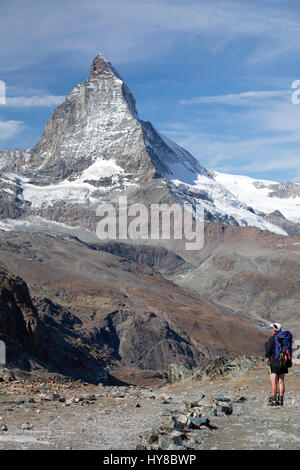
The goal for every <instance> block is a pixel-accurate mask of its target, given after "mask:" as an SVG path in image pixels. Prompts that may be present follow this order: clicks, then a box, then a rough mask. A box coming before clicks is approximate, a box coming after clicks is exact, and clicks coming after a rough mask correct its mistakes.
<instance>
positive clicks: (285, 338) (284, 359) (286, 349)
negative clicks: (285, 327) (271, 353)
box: [275, 331, 293, 367]
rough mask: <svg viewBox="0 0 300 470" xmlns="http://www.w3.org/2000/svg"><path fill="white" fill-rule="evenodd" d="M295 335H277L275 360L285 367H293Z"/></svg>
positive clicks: (280, 333)
mask: <svg viewBox="0 0 300 470" xmlns="http://www.w3.org/2000/svg"><path fill="white" fill-rule="evenodd" d="M292 345H293V335H292V334H291V333H290V332H289V331H280V332H279V333H277V334H276V335H275V359H278V360H279V361H280V362H281V363H282V365H285V367H292V348H293V346H292Z"/></svg>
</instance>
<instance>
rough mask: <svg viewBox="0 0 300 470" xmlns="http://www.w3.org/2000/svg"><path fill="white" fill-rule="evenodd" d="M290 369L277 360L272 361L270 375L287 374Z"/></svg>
mask: <svg viewBox="0 0 300 470" xmlns="http://www.w3.org/2000/svg"><path fill="white" fill-rule="evenodd" d="M288 371H289V370H288V368H287V367H285V366H284V365H281V364H279V361H278V360H277V359H270V374H287V373H288Z"/></svg>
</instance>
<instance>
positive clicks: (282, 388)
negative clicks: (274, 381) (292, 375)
mask: <svg viewBox="0 0 300 470" xmlns="http://www.w3.org/2000/svg"><path fill="white" fill-rule="evenodd" d="M278 385H279V395H281V396H282V397H283V396H284V392H285V386H284V374H280V375H279V376H278Z"/></svg>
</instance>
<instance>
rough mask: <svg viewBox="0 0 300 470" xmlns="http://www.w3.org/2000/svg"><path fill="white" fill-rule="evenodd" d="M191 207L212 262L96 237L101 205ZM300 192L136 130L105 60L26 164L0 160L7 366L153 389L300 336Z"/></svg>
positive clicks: (138, 123) (123, 91)
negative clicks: (180, 369) (271, 335)
mask: <svg viewBox="0 0 300 470" xmlns="http://www.w3.org/2000/svg"><path fill="white" fill-rule="evenodd" d="M120 196H126V197H127V200H128V204H131V203H143V204H145V205H146V206H150V205H151V204H154V203H157V204H169V205H170V204H173V203H179V204H180V205H182V206H184V204H189V205H190V206H191V207H192V208H193V209H194V216H195V217H197V212H196V207H199V206H200V207H201V208H202V210H203V212H204V215H205V224H204V234H205V243H204V247H203V249H201V250H198V251H188V250H186V249H185V244H184V241H182V240H172V239H171V240H151V239H149V240H141V239H140V240H135V241H129V240H118V239H117V240H111V241H101V240H99V239H98V238H97V236H96V224H97V221H98V217H97V216H96V209H97V207H98V206H99V205H100V204H101V203H107V202H111V203H112V202H116V201H117V200H118V198H119V197H120ZM299 207H300V185H298V184H294V183H276V182H269V181H263V180H262V181H258V180H253V179H251V178H248V177H243V176H236V175H225V174H221V173H216V172H213V171H209V170H208V169H206V168H204V167H203V166H202V165H201V164H200V163H199V162H198V160H197V159H196V158H194V157H193V156H192V155H191V154H190V153H189V152H187V151H186V150H185V149H183V148H181V147H180V146H178V145H177V144H176V143H174V142H172V141H171V140H169V139H168V138H167V137H165V136H164V135H162V134H161V133H160V132H159V131H158V130H156V129H155V127H154V126H153V125H152V124H151V123H150V122H144V121H142V120H140V119H139V117H138V113H137V110H136V104H135V99H134V97H133V96H132V94H131V92H130V90H129V89H128V87H127V86H126V84H125V83H124V81H123V80H122V78H121V77H120V75H119V73H118V72H117V71H116V70H115V69H114V67H113V66H112V65H111V64H110V63H109V62H108V61H107V60H106V59H105V58H104V57H103V56H102V55H98V56H97V57H96V58H95V59H94V61H93V63H92V65H91V68H90V74H89V77H88V78H87V80H86V81H85V82H83V83H81V84H79V85H77V86H75V88H74V89H73V90H72V91H71V93H69V95H68V96H67V97H66V99H65V101H64V102H63V103H62V104H61V105H60V106H58V108H57V109H56V110H55V111H54V112H53V114H52V116H51V118H50V120H49V122H48V124H47V125H46V127H45V130H44V132H43V134H42V136H41V139H40V141H39V142H38V143H37V144H36V146H35V147H34V148H33V149H26V150H20V149H12V150H10V151H1V152H0V266H1V268H0V325H1V333H0V335H1V337H0V339H2V340H4V341H5V342H6V344H7V346H8V350H7V354H8V359H9V364H10V366H11V367H15V368H18V370H23V371H27V372H35V373H36V372H40V373H43V371H47V373H55V374H63V375H65V376H69V377H73V378H82V379H85V380H88V381H90V382H96V383H98V382H102V381H106V382H108V383H113V382H126V383H141V384H142V383H146V382H147V381H151V380H152V381H155V380H156V381H159V380H161V379H164V378H165V377H166V372H167V370H168V367H169V365H170V364H171V363H174V362H175V363H181V364H183V365H185V366H187V367H189V368H191V367H196V366H199V364H205V363H206V362H208V361H209V360H210V359H212V358H214V357H216V356H218V355H219V356H228V357H232V356H237V355H241V354H244V355H259V354H261V353H262V351H263V345H264V341H265V337H266V335H267V333H266V329H265V326H266V325H267V324H268V322H269V321H270V320H271V319H272V320H273V319H274V318H275V319H276V321H280V322H282V323H283V324H284V326H285V327H287V328H289V329H291V330H292V331H293V333H294V335H297V333H299V334H300V327H299V307H300V238H299V236H300V216H299Z"/></svg>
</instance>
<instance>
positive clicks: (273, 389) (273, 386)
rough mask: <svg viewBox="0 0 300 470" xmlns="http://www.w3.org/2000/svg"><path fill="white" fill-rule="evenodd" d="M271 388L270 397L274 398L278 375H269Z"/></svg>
mask: <svg viewBox="0 0 300 470" xmlns="http://www.w3.org/2000/svg"><path fill="white" fill-rule="evenodd" d="M270 380H271V386H272V396H273V397H276V395H277V386H278V374H270Z"/></svg>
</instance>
